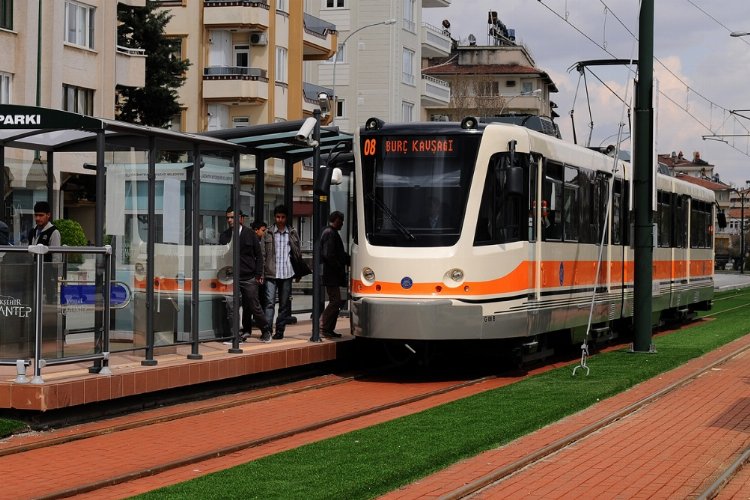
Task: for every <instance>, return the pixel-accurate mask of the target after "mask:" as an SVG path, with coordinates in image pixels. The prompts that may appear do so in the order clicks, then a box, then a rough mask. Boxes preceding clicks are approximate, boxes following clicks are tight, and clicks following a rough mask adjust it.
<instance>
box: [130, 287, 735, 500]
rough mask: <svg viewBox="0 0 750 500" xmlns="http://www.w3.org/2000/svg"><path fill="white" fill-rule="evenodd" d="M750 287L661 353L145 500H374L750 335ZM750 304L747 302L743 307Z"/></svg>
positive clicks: (487, 395) (351, 436)
mask: <svg viewBox="0 0 750 500" xmlns="http://www.w3.org/2000/svg"><path fill="white" fill-rule="evenodd" d="M748 302H750V291H739V292H737V291H732V292H725V293H721V294H717V295H716V297H715V299H714V308H713V310H712V311H710V312H709V313H708V314H709V315H712V316H715V319H714V320H713V321H710V322H703V323H699V324H697V325H695V326H691V327H690V328H686V329H684V330H681V331H678V332H676V333H673V334H670V335H665V336H660V337H655V338H654V344H655V346H656V349H657V353H656V354H653V355H633V354H630V353H628V352H627V350H620V351H613V352H608V353H603V354H599V355H597V356H594V357H592V358H590V359H589V362H588V366H589V367H590V368H591V373H590V375H589V376H587V377H585V376H576V377H572V376H571V367H563V368H559V369H556V370H552V371H550V372H546V373H543V374H540V375H536V376H533V377H530V378H528V379H525V380H522V381H520V382H518V383H515V384H512V385H510V386H506V387H503V388H500V389H496V390H492V391H488V392H484V393H481V394H477V395H475V396H471V397H468V398H465V399H462V400H459V401H455V402H452V403H448V404H445V405H442V406H438V407H436V408H432V409H430V410H426V411H423V412H421V413H418V414H414V415H410V416H406V417H402V418H399V419H396V420H392V421H389V422H385V423H383V424H379V425H376V426H373V427H369V428H366V429H362V430H359V431H354V432H350V433H348V434H344V435H341V436H337V437H334V438H330V439H326V440H324V441H319V442H316V443H312V444H309V445H306V446H302V447H300V448H296V449H293V450H289V451H286V452H282V453H278V454H275V455H271V456H268V457H265V458H262V459H259V460H256V461H253V462H249V463H247V464H244V465H241V466H237V467H234V468H231V469H227V470H224V471H221V472H216V473H213V474H210V475H206V476H203V477H200V478H197V479H194V480H191V481H188V482H185V483H181V484H177V485H173V486H170V487H166V488H162V489H159V490H155V491H152V492H150V493H148V494H145V495H142V496H141V498H262V499H268V498H304V499H306V500H310V499H314V498H347V499H354V498H372V497H375V496H378V495H382V494H384V493H386V492H389V491H392V490H394V489H396V488H398V487H400V486H403V485H406V484H409V483H411V482H413V481H415V480H417V479H419V478H421V477H424V476H426V475H428V474H431V473H433V472H436V471H438V470H441V469H443V468H445V467H447V466H448V465H450V464H452V463H455V462H456V461H458V460H461V459H463V458H467V457H471V456H474V455H476V454H478V453H480V452H482V451H485V450H488V449H491V448H495V447H497V446H500V445H502V444H505V443H508V442H510V441H512V440H514V439H516V438H518V437H520V436H523V435H525V434H528V433H530V432H532V431H535V430H537V429H539V428H541V427H543V426H545V425H547V424H550V423H552V422H555V421H557V420H560V419H561V418H563V417H565V416H567V415H570V414H572V413H575V412H577V411H580V410H583V409H584V408H586V407H588V406H591V405H593V404H594V403H596V402H597V401H599V400H601V399H604V398H607V397H610V396H612V395H614V394H617V393H619V392H622V391H624V390H626V389H628V388H629V387H632V386H633V385H635V384H637V383H639V382H642V381H644V380H647V379H649V378H651V377H653V376H655V375H658V374H659V373H662V372H665V371H667V370H670V369H672V368H675V367H677V366H679V365H681V364H683V363H685V362H686V361H688V360H690V359H692V358H695V357H698V356H701V355H702V354H705V353H707V352H710V351H712V350H714V349H716V348H717V347H719V346H722V345H724V344H726V343H728V342H730V341H732V340H734V339H736V338H739V337H741V336H743V335H745V334H746V333H747V332H748V331H750V307H746V306H747V304H748ZM741 306H745V307H741Z"/></svg>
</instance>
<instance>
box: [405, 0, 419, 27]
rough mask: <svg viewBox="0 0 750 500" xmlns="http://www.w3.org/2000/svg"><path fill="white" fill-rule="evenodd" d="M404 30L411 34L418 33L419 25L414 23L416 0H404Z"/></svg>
mask: <svg viewBox="0 0 750 500" xmlns="http://www.w3.org/2000/svg"><path fill="white" fill-rule="evenodd" d="M404 29H405V30H406V31H409V32H411V33H416V32H417V23H416V22H415V21H414V0H404Z"/></svg>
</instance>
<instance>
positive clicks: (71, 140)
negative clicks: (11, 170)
mask: <svg viewBox="0 0 750 500" xmlns="http://www.w3.org/2000/svg"><path fill="white" fill-rule="evenodd" d="M101 132H103V133H104V136H105V142H106V147H105V149H106V150H108V151H112V150H117V149H131V148H133V147H135V148H139V149H149V147H148V143H149V138H151V137H153V138H154V139H155V140H156V141H157V144H158V147H159V149H163V150H180V149H192V148H193V147H194V146H195V145H199V146H200V148H201V150H202V151H219V150H223V151H232V150H236V149H238V147H237V146H236V145H235V144H233V143H230V142H227V141H223V140H221V139H218V138H214V137H207V136H204V135H198V134H185V133H181V132H174V131H171V130H166V129H162V128H157V127H146V126H143V125H135V124H132V123H126V122H121V121H117V120H110V119H106V118H95V117H92V116H86V115H81V114H77V113H71V112H69V111H61V110H58V109H49V108H40V107H36V106H21V105H14V104H2V105H0V146H5V147H11V148H19V149H31V150H39V151H48V152H49V151H55V152H57V151H60V152H87V151H96V137H97V134H99V133H101Z"/></svg>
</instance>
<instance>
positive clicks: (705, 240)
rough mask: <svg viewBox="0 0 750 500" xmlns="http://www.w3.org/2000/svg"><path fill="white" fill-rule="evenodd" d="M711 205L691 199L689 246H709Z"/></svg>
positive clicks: (711, 241) (710, 244)
mask: <svg viewBox="0 0 750 500" xmlns="http://www.w3.org/2000/svg"><path fill="white" fill-rule="evenodd" d="M711 230H712V227H711V205H710V204H709V203H706V202H704V201H698V200H693V202H692V203H691V207H690V247H691V248H711V246H712V245H713V238H712V237H711Z"/></svg>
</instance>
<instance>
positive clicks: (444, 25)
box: [443, 19, 451, 29]
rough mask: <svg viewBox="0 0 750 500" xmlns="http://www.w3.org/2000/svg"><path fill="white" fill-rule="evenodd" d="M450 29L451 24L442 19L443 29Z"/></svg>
mask: <svg viewBox="0 0 750 500" xmlns="http://www.w3.org/2000/svg"><path fill="white" fill-rule="evenodd" d="M450 27H451V22H450V21H448V20H447V19H443V28H445V29H450Z"/></svg>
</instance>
